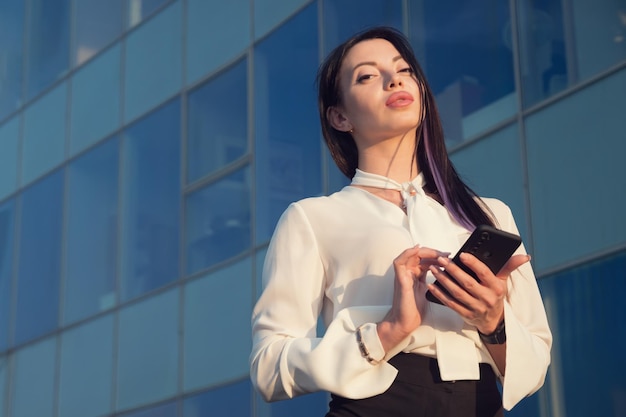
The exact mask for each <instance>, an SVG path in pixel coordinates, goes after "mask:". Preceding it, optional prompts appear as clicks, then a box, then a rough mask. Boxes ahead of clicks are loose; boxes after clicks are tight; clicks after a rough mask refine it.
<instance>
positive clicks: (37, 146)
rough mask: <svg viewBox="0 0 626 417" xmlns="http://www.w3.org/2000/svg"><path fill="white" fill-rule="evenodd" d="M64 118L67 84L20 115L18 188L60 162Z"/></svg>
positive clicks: (63, 140)
mask: <svg viewBox="0 0 626 417" xmlns="http://www.w3.org/2000/svg"><path fill="white" fill-rule="evenodd" d="M66 114H67V83H62V84H60V85H59V86H58V87H56V88H54V89H53V90H52V91H50V92H49V93H47V94H46V95H45V96H43V97H41V98H40V99H39V100H37V101H36V102H35V103H33V104H32V105H31V106H29V107H28V108H27V109H26V111H25V112H24V139H23V142H22V184H27V183H29V182H31V181H32V180H34V179H35V178H37V177H38V176H39V175H41V174H43V173H45V172H46V171H48V170H50V169H52V168H54V167H55V166H56V165H58V164H60V163H61V162H63V158H64V156H65V136H66V123H65V116H66Z"/></svg>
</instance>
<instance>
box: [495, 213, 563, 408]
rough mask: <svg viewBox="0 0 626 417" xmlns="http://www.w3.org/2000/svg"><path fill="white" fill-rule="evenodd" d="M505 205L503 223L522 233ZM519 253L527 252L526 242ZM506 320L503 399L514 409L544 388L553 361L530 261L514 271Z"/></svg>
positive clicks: (550, 334) (501, 221) (502, 377)
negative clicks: (520, 402)
mask: <svg viewBox="0 0 626 417" xmlns="http://www.w3.org/2000/svg"><path fill="white" fill-rule="evenodd" d="M502 205H503V206H504V204H503V203H502ZM504 208H505V209H506V210H505V211H506V216H502V218H499V221H500V226H501V227H502V228H503V229H504V230H506V231H509V232H511V233H517V234H519V232H518V229H517V226H516V225H515V221H514V219H513V215H512V214H511V211H510V209H509V208H508V207H507V206H504ZM503 218H504V220H503ZM517 253H526V250H525V249H524V247H523V245H522V246H521V247H520V248H519V249H518V251H517ZM504 320H505V323H506V339H507V341H506V374H505V375H504V376H501V379H502V386H503V390H502V402H503V406H504V408H506V409H507V410H510V409H511V408H513V406H514V405H515V404H517V403H518V402H519V401H521V400H522V399H523V398H525V397H527V396H529V395H531V394H533V393H534V392H536V391H537V390H538V389H539V388H541V386H542V385H543V383H544V380H545V377H546V373H547V371H548V365H549V364H550V349H551V347H552V333H551V332H550V328H549V326H548V320H547V317H546V312H545V308H544V305H543V301H542V299H541V295H540V293H539V288H538V286H537V280H536V278H535V275H534V273H533V270H532V267H531V265H530V263H525V264H524V265H522V266H521V267H520V268H518V269H517V270H515V271H514V272H513V273H512V274H511V278H510V280H509V290H508V295H507V300H506V302H505V305H504Z"/></svg>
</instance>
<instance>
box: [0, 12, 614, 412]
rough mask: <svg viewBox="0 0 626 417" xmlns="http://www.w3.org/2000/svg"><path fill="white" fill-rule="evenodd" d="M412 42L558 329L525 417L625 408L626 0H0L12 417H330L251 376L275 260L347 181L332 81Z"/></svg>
mask: <svg viewBox="0 0 626 417" xmlns="http://www.w3.org/2000/svg"><path fill="white" fill-rule="evenodd" d="M372 25H388V26H393V27H396V28H398V29H400V30H402V31H403V32H404V33H406V34H407V35H408V36H409V38H410V40H411V42H412V43H413V46H414V47H415V50H416V52H417V55H418V57H419V59H420V62H421V64H422V66H423V68H424V70H425V72H426V74H427V77H428V79H429V81H430V83H431V87H432V89H433V91H434V92H435V94H436V97H437V102H438V105H439V107H440V111H441V114H442V118H443V121H444V127H445V131H446V136H447V144H448V148H449V150H450V153H451V156H452V159H453V162H454V163H455V165H456V166H457V168H458V170H459V171H460V172H461V173H462V175H463V176H464V178H465V179H466V180H467V182H468V183H469V184H470V185H471V186H472V187H473V188H474V189H475V190H476V191H477V192H479V194H481V195H485V196H491V197H497V198H500V199H502V200H504V201H505V202H506V203H507V204H509V206H510V207H511V208H512V211H513V213H514V215H515V216H516V219H517V222H518V226H519V228H520V231H521V233H522V235H523V238H524V239H525V242H526V246H527V247H528V249H529V250H530V252H531V253H532V255H533V264H534V267H535V270H536V274H537V277H538V280H539V285H540V288H541V290H542V295H543V297H544V300H545V304H546V308H547V311H548V314H549V319H550V322H551V325H552V328H553V332H554V336H555V343H554V349H553V363H552V365H551V368H550V372H549V375H548V378H547V380H546V384H545V385H544V387H543V388H542V389H541V390H540V391H539V392H538V393H536V394H534V395H533V396H531V397H530V398H527V399H526V400H524V401H523V402H522V403H520V404H519V405H518V406H517V407H516V408H515V409H514V410H513V411H512V412H510V413H508V414H509V415H511V416H544V417H545V416H555V417H561V416H568V417H572V416H589V415H598V416H600V415H601V416H624V415H626V382H624V379H623V375H624V373H626V359H625V355H624V354H623V352H624V351H626V332H624V331H623V330H622V327H623V323H625V322H626V310H625V309H624V308H623V306H622V304H621V303H622V302H623V301H622V299H623V296H624V293H625V292H626V216H624V213H626V192H625V191H626V164H625V163H624V157H625V156H626V111H625V109H626V1H625V0H441V1H425V0H315V1H304V0H229V1H213V0H178V1H172V0H106V1H105V0H3V1H2V2H0V417H34V416H36V417H105V416H106V417H109V416H124V417H196V416H211V415H216V416H265V417H269V416H272V417H274V416H276V417H278V416H295V415H297V416H320V415H323V414H324V412H325V409H326V403H327V397H326V395H325V394H320V393H318V394H311V395H307V396H303V397H301V398H298V399H295V400H291V401H284V402H278V403H272V404H267V403H264V402H263V401H261V400H260V399H259V397H258V396H257V395H256V394H255V393H254V392H253V390H252V388H251V384H250V381H249V373H248V354H249V351H250V348H251V342H250V314H251V310H252V306H253V304H254V301H255V299H256V298H257V296H258V294H259V291H260V270H261V267H262V263H263V257H264V253H265V249H266V247H267V244H268V240H269V239H270V236H271V233H272V230H273V227H274V225H275V224H276V221H277V219H278V217H279V216H280V214H281V212H282V211H283V210H284V209H285V208H286V206H287V204H288V203H289V202H291V201H294V200H298V199H300V198H303V197H307V196H315V195H323V194H328V193H331V192H333V191H336V190H338V189H339V188H340V187H342V186H344V185H345V184H347V180H346V179H345V178H342V176H341V174H340V173H339V172H338V170H337V169H336V168H335V167H334V165H333V163H332V160H331V159H330V158H329V156H328V154H327V152H326V150H325V148H324V146H323V143H322V140H321V134H320V129H319V126H318V119H317V113H316V112H317V110H316V96H315V85H314V78H315V74H316V69H317V66H318V65H319V63H320V61H321V59H322V57H323V56H325V54H327V53H328V52H329V51H330V50H331V49H332V48H333V47H334V46H335V45H337V44H338V43H339V42H341V41H342V40H343V39H345V38H346V37H348V36H349V35H350V34H352V33H353V32H355V31H357V30H360V29H363V28H366V27H368V26H372Z"/></svg>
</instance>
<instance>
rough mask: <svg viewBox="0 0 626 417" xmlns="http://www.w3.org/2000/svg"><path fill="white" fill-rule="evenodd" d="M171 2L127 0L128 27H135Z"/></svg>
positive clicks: (161, 0)
mask: <svg viewBox="0 0 626 417" xmlns="http://www.w3.org/2000/svg"><path fill="white" fill-rule="evenodd" d="M170 1H171V0H127V1H126V4H127V5H128V6H127V8H126V11H127V22H128V26H135V25H136V24H138V23H140V22H142V21H143V20H145V19H146V18H148V17H150V16H151V15H152V14H153V13H154V12H155V11H156V10H157V9H159V8H160V7H161V6H163V5H164V4H167V3H169V2H170Z"/></svg>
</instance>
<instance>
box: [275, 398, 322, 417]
mask: <svg viewBox="0 0 626 417" xmlns="http://www.w3.org/2000/svg"><path fill="white" fill-rule="evenodd" d="M328 401H329V399H328V394H326V393H324V392H317V393H314V394H307V395H304V396H301V397H296V398H294V399H292V400H289V401H279V402H276V403H272V404H270V408H271V410H272V411H271V416H272V417H290V416H298V417H319V416H323V415H325V414H326V412H327V411H328Z"/></svg>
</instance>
